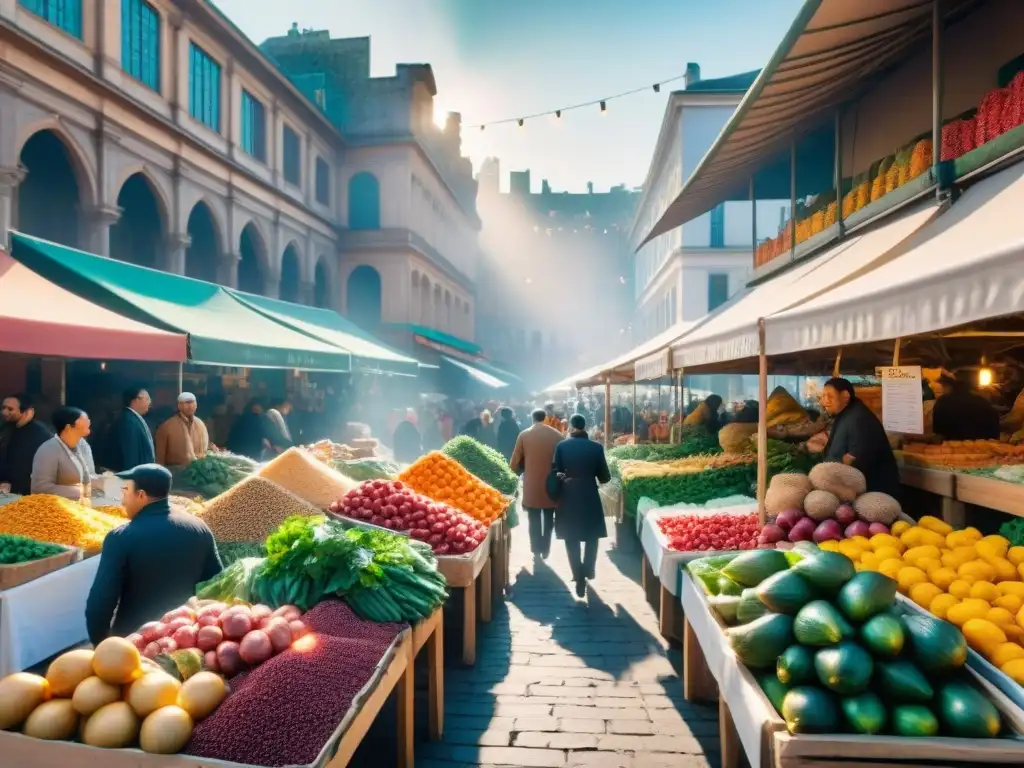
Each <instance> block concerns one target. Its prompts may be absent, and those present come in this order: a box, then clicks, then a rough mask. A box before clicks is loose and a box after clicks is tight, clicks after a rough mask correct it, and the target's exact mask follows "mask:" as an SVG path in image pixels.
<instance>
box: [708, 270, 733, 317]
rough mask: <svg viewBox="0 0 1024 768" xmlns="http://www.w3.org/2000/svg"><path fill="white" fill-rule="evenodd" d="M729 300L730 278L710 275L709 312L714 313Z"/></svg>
mask: <svg viewBox="0 0 1024 768" xmlns="http://www.w3.org/2000/svg"><path fill="white" fill-rule="evenodd" d="M728 300H729V276H728V275H722V274H712V275H708V312H714V311H715V310H716V309H718V308H719V307H720V306H722V305H723V304H725V302H726V301H728Z"/></svg>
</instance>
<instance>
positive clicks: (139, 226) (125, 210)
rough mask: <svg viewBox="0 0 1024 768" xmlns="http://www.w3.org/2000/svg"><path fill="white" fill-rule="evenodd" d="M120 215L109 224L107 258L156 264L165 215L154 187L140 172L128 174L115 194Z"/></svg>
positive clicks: (162, 238) (155, 265)
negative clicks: (108, 250)
mask: <svg viewBox="0 0 1024 768" xmlns="http://www.w3.org/2000/svg"><path fill="white" fill-rule="evenodd" d="M117 207H118V208H120V209H121V218H120V219H119V220H118V222H117V223H116V224H115V225H114V226H112V227H111V228H110V258H112V259H117V260H118V261H126V262H128V263H129V264H138V265H139V266H140V267H158V266H159V265H160V261H161V260H160V254H161V253H162V251H163V249H164V247H165V245H164V217H163V212H162V210H161V205H160V203H159V201H158V200H157V197H156V193H155V192H154V191H153V187H152V185H151V184H150V181H149V179H147V178H146V177H145V176H144V175H143V174H141V173H136V174H133V175H132V176H129V177H128V180H127V181H126V182H125V183H124V184H123V185H122V187H121V191H120V192H119V193H118V195H117Z"/></svg>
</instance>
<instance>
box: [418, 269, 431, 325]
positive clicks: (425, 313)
mask: <svg viewBox="0 0 1024 768" xmlns="http://www.w3.org/2000/svg"><path fill="white" fill-rule="evenodd" d="M430 299H431V294H430V278H429V277H427V276H426V275H423V277H422V278H421V279H420V316H419V324H420V325H422V326H425V327H427V328H429V327H430V326H431V324H432V323H433V322H434V313H433V311H432V310H431V305H430Z"/></svg>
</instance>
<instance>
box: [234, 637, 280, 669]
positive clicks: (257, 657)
mask: <svg viewBox="0 0 1024 768" xmlns="http://www.w3.org/2000/svg"><path fill="white" fill-rule="evenodd" d="M238 655H239V656H241V657H242V661H244V662H245V663H246V664H248V665H249V666H253V667H255V666H257V665H259V664H262V663H263V662H264V661H266V660H267V659H269V658H270V657H271V656H273V655H274V646H273V645H271V643H270V638H269V637H267V633H266V632H263V631H261V630H259V629H254V630H253V631H252V632H249V633H248V634H246V636H245V637H243V638H242V642H241V643H239V645H238Z"/></svg>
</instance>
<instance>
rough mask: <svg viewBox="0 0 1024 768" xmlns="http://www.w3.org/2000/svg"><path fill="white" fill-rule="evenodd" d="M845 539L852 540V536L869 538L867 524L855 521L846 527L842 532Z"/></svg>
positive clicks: (869, 533) (869, 532)
mask: <svg viewBox="0 0 1024 768" xmlns="http://www.w3.org/2000/svg"><path fill="white" fill-rule="evenodd" d="M843 533H844V535H845V536H846V538H848V539H852V538H853V537H854V536H870V535H871V531H870V530H869V527H868V524H867V523H866V522H864V521H863V520H855V521H854V522H852V523H850V524H849V525H848V526H846V530H845V531H844V532H843Z"/></svg>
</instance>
